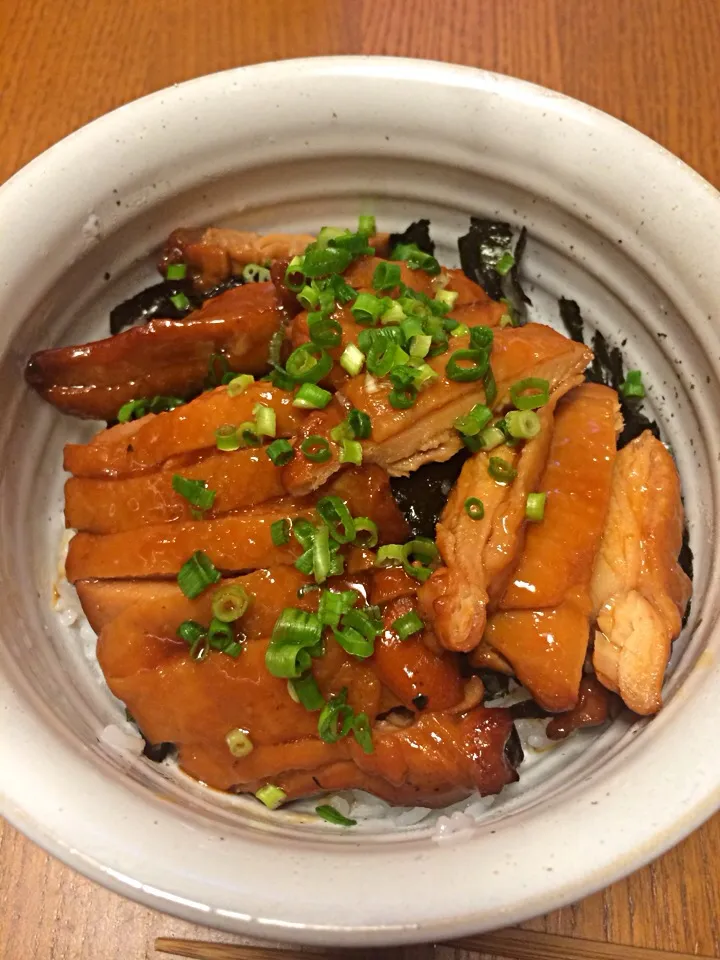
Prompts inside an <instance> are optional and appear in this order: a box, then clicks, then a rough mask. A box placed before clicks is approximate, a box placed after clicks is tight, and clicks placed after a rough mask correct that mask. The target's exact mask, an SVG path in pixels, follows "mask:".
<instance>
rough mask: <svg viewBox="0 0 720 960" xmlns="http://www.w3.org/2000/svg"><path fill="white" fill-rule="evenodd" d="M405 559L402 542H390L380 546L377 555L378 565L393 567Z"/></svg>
mask: <svg viewBox="0 0 720 960" xmlns="http://www.w3.org/2000/svg"><path fill="white" fill-rule="evenodd" d="M404 559H405V548H404V546H403V545H402V544H401V543H388V544H386V545H385V546H384V547H380V549H379V550H378V552H377V556H376V557H375V566H376V567H393V566H397V565H399V564H402V562H403V560H404Z"/></svg>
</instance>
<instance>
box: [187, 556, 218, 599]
mask: <svg viewBox="0 0 720 960" xmlns="http://www.w3.org/2000/svg"><path fill="white" fill-rule="evenodd" d="M219 579H220V572H219V571H218V570H217V569H216V568H215V565H214V563H213V562H212V560H211V559H210V557H209V556H208V555H207V554H206V553H204V552H203V551H202V550H196V551H195V553H193V555H192V556H191V557H190V559H189V560H186V561H185V563H184V564H183V565H182V566H181V567H180V570H179V572H178V575H177V581H178V586H179V587H180V589H181V590H182V592H183V593H184V594H185V596H186V597H187V598H188V599H189V600H193V599H194V598H195V597H199V596H200V594H201V593H202V592H203V590H206V589H207V588H208V587H210V586H212V585H213V583H217V582H218V580H219Z"/></svg>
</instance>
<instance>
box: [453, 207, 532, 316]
mask: <svg viewBox="0 0 720 960" xmlns="http://www.w3.org/2000/svg"><path fill="white" fill-rule="evenodd" d="M513 237H514V233H513V228H512V227H511V226H510V224H509V223H505V222H504V221H502V220H483V219H481V218H480V217H471V218H470V229H469V230H468V232H467V233H466V234H464V235H463V236H462V237H460V238H459V239H458V250H459V252H460V265H461V267H462V270H463V273H464V274H465V276H466V277H469V279H470V280H474V281H475V283H478V284H480V286H481V287H482V288H483V290H485V292H486V293H487V295H488V296H489V297H490V298H491V299H493V300H507V302H508V303H509V304H510V306H511V307H512V309H513V311H514V313H515V319H516V321H517V322H520V323H524V322H525V321H526V319H527V310H526V306H525V305H526V304H528V303H531V300H530V299H529V297H528V296H527V295H526V294H525V291H524V290H523V288H522V286H521V284H520V266H521V264H522V258H523V255H524V253H525V245H526V243H527V230H526V229H525V227H523V228H522V229H521V230H520V234H519V236H518V240H517V243H516V244H515V248H514V249H513ZM504 253H512V255H513V257H514V259H515V263H514V264H513V266H512V268H511V269H510V270H509V271H508V272H507V273H506V274H505V275H504V276H501V275H500V274H499V273H498V272H497V270H496V269H495V267H496V264H497V262H498V260H499V259H500V258H501V257H502V255H503V254H504Z"/></svg>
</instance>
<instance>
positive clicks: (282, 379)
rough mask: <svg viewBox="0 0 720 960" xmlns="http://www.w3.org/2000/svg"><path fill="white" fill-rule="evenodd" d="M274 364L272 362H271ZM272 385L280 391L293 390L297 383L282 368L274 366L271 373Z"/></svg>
mask: <svg viewBox="0 0 720 960" xmlns="http://www.w3.org/2000/svg"><path fill="white" fill-rule="evenodd" d="M269 362H271V363H272V361H269ZM270 383H272V385H273V386H274V387H277V388H278V390H288V391H289V390H292V389H294V387H295V381H294V380H293V378H292V377H289V376H288V375H287V373H286V372H285V371H284V370H283V368H282V367H281V366H278V365H273V368H272V370H271V371H270Z"/></svg>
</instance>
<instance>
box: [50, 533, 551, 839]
mask: <svg viewBox="0 0 720 960" xmlns="http://www.w3.org/2000/svg"><path fill="white" fill-rule="evenodd" d="M71 535H72V531H70V533H69V534H68V535H67V536H66V537H65V538H64V541H63V549H62V556H61V559H60V564H61V566H60V570H61V571H62V570H63V565H64V557H65V553H66V552H67V542H68V541H69V539H70V536H71ZM53 608H54V611H55V614H56V616H57V619H58V622H59V623H60V624H61V625H62V626H63V627H64V628H66V629H70V630H71V631H72V632H73V633H75V634H76V635H77V636H79V637H80V639H81V641H82V647H83V653H84V655H85V657H86V658H87V660H88V661H89V662H90V663H91V664H92V666H93V669H94V670H95V671H97V670H98V665H97V659H96V641H97V637H96V635H95V632H94V631H93V629H92V627H91V626H90V624H89V623H88V621H87V619H86V618H85V615H84V613H83V611H82V607H81V606H80V601H79V600H78V596H77V593H76V592H75V588H74V587H73V586H72V585H71V584H69V583H68V581H67V580H66V579H65V576H64V572H63V573H61V574H60V575H59V576H58V578H57V580H56V583H55V600H54V603H53ZM528 698H529V694H528V693H527V691H526V690H525V689H523V687H521V686H519V685H518V684H516V683H515V682H514V681H510V687H509V690H508V693H507V694H506V695H504V696H502V697H498V698H496V699H495V700H492V701H489V702H488V703H487V704H486V705H487V706H490V707H507V706H511V705H512V704H514V703H520V702H522V701H523V700H527V699H528ZM118 704H119V701H118ZM120 709H121V708H120V706H118V711H119V710H120ZM545 723H546V722H545V721H543V720H516V721H515V726H516V729H517V731H518V735H519V737H520V741H521V743H522V746H523V751H524V753H525V759H524V761H523V763H522V764H521V766H520V772H521V775H522V771H524V770H526V769H527V768H528V767H529V766H531V765H532V764H533V763H534V762H535V761H536V760H538V759H539V758H540V757H541V755H542V754H544V753H547V751H549V750H551V749H553V748H555V747H557V746H558V744H557V742H556V741H553V740H548V738H547V737H546V736H545ZM99 740H100V742H101V743H102V744H104V745H105V746H106V747H108V748H109V749H110V750H112V751H113V753H114V754H115V755H116V756H119V757H120V758H121V759H125V760H127V761H128V762H130V761H131V760H133V759H136V758H137V757H139V756H141V754H142V752H143V747H144V741H143V739H142V737H141V735H140V733H139V732H138V729H137V727H136V726H135V725H134V724H131V723H128V722H127V721H126V720H125V719H124V718H121V717H120V716H118V720H117V722H116V723H113V724H109V725H107V726H106V727H105V728H104V729H103V730H102V731H101V733H100V736H99ZM147 762H148V763H151V762H152V761H150V760H148V761H147ZM163 763H164V765H165V766H167V767H169V768H170V769H171V770H173V771H177V772H179V771H178V767H177V761H176V760H174V759H172V758H167V759H166V760H165V761H163ZM497 799H498V798H497V797H495V796H492V797H481V796H479V795H478V794H477V793H476V794H473V795H472V796H470V797H468V798H467V799H465V800H462V801H459V802H458V803H455V804H452V805H450V806H447V807H444V808H441V809H439V810H437V809H431V808H429V807H396V806H392V805H391V804H389V803H386V802H385V801H384V800H381V799H379V798H378V797H375V796H373V795H372V794H369V793H366V792H365V791H364V790H344V791H342V792H338V793H330V794H327V795H326V796H325V797H323V798H322V800H321V801H319V800H318V798H317V797H313V798H311V799H308V800H299V801H296V802H295V803H293V804H292V805H291V806H290V807H288V808H287V809H288V810H292V812H294V813H297V814H305V815H308V816H312V818H313V820H316V819H317V818H316V817H315V807H316V806H317V805H318V803H319V802H322V803H328V804H330V805H332V806H333V807H335V809H336V810H337V811H338V812H339V813H341V814H342V815H343V816H345V817H350V818H351V819H353V820H357V821H358V823H360V824H362V825H363V826H365V827H368V828H375V829H380V830H387V829H397V830H410V829H413V828H415V827H432V829H433V833H432V837H433V839H434V840H436V841H437V842H438V843H444V842H446V841H448V840H449V839H450V838H452V839H453V840H457V838H458V837H462V835H463V834H465V833H468V832H469V831H471V830H472V829H473V828H474V827H475V825H476V824H477V822H478V821H479V820H481V819H482V818H483V817H485V816H486V815H487V813H488V811H489V810H491V808H492V807H493V805H494V804H495V803H496V801H497ZM328 829H331V828H330V827H329V826H328Z"/></svg>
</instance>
